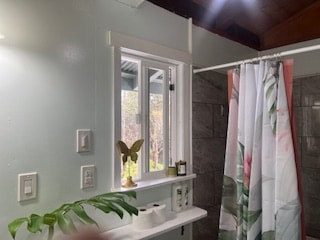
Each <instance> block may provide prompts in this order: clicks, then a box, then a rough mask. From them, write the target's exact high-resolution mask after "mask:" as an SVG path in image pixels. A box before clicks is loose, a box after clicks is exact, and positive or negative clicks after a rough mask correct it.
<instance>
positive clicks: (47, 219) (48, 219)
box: [43, 213, 57, 226]
mask: <svg viewBox="0 0 320 240" xmlns="http://www.w3.org/2000/svg"><path fill="white" fill-rule="evenodd" d="M56 222H57V217H56V215H55V214H52V213H46V214H45V215H43V223H44V224H46V225H48V226H54V224H55V223H56Z"/></svg>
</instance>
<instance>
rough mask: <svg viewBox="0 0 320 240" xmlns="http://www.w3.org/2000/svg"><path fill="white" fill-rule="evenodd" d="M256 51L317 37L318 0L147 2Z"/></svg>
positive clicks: (319, 27) (319, 21)
mask: <svg viewBox="0 0 320 240" xmlns="http://www.w3.org/2000/svg"><path fill="white" fill-rule="evenodd" d="M148 1H149V2H152V3H154V4H156V5H158V6H160V7H162V8H165V9H167V10H168V11H171V12H173V13H175V14H178V15H180V16H183V17H186V18H189V17H191V18H192V20H193V24H195V25H198V26H200V27H203V28H205V29H207V30H208V31H211V32H213V33H216V34H218V35H221V36H223V37H226V38H229V39H231V40H233V41H236V42H239V43H242V44H244V45H247V46H249V47H252V48H254V49H257V50H260V51H261V50H266V49H270V48H275V47H280V46H284V45H288V44H292V43H297V42H302V41H306V40H311V39H316V38H320V0H148Z"/></svg>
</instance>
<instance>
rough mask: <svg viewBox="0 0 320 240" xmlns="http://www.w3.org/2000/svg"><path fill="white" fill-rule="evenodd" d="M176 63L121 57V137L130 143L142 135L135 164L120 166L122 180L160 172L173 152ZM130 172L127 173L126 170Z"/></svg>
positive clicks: (168, 162) (136, 57)
mask: <svg viewBox="0 0 320 240" xmlns="http://www.w3.org/2000/svg"><path fill="white" fill-rule="evenodd" d="M175 73H176V66H175V65H173V64H168V63H163V62H161V61H155V60H150V59H145V58H142V57H139V56H132V55H127V54H122V56H121V140H122V141H124V142H125V143H127V145H128V147H130V146H132V144H133V143H134V141H136V140H138V139H140V138H143V139H144V140H145V142H144V145H143V147H142V149H141V152H140V153H139V158H138V161H137V163H132V162H131V163H128V164H130V166H129V165H128V164H126V165H122V169H121V179H123V180H124V179H125V178H126V177H127V176H129V175H130V176H132V177H133V178H135V179H141V178H147V175H149V173H154V174H152V175H155V174H162V175H164V173H161V172H163V171H165V169H166V168H167V166H168V164H171V161H170V160H171V159H172V158H173V157H172V156H173V155H175V153H174V147H172V145H173V144H174V143H173V141H172V133H173V132H174V130H173V129H172V126H171V125H172V122H174V121H175V114H173V113H175V96H174V95H175V92H174V83H175V76H176V74H175ZM129 171H130V172H129Z"/></svg>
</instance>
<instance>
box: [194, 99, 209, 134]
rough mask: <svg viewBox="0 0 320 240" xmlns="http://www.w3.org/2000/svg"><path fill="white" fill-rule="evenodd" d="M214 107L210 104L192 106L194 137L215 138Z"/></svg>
mask: <svg viewBox="0 0 320 240" xmlns="http://www.w3.org/2000/svg"><path fill="white" fill-rule="evenodd" d="M213 117H214V114H213V106H212V104H208V103H193V104H192V137H193V138H208V137H213Z"/></svg>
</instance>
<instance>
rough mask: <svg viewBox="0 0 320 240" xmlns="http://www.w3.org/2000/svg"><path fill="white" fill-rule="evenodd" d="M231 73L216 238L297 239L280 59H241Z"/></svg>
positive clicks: (298, 208)
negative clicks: (253, 60)
mask: <svg viewBox="0 0 320 240" xmlns="http://www.w3.org/2000/svg"><path fill="white" fill-rule="evenodd" d="M232 76H233V77H232V91H231V93H230V94H231V97H230V103H229V122H228V133H227V146H226V157H225V169H224V179H223V193H222V203H221V211H220V224H219V239H220V240H225V239H227V240H233V239H237V240H238V239H239V240H240V239H241V240H244V239H248V240H259V239H262V240H269V239H270V240H271V239H276V240H300V239H301V214H300V213H301V204H300V197H299V189H298V177H297V168H296V161H295V150H294V142H293V137H292V131H291V125H290V115H289V110H288V101H287V95H286V87H285V81H284V71H283V63H282V62H280V61H260V63H259V64H243V65H241V66H240V71H239V70H234V71H233V74H232Z"/></svg>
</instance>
